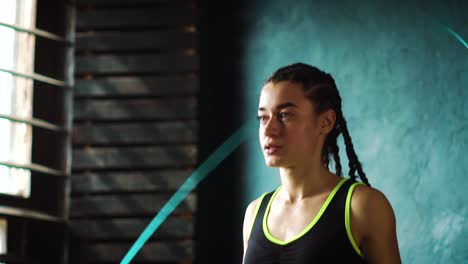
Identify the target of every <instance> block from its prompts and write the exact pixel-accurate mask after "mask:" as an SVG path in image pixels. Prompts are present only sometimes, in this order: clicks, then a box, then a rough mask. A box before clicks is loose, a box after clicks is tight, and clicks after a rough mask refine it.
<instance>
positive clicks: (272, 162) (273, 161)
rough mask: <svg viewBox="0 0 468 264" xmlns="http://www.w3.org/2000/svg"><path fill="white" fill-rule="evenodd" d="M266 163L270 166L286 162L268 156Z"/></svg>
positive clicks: (277, 165)
mask: <svg viewBox="0 0 468 264" xmlns="http://www.w3.org/2000/svg"><path fill="white" fill-rule="evenodd" d="M265 163H266V165H267V166H268V167H282V165H284V164H283V163H284V162H282V161H281V160H280V159H275V158H266V159H265Z"/></svg>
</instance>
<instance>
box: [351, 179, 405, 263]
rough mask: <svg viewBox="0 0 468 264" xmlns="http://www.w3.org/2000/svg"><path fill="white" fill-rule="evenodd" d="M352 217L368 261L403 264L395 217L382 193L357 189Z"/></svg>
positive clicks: (354, 193) (353, 197) (352, 202)
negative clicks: (384, 260) (381, 260)
mask: <svg viewBox="0 0 468 264" xmlns="http://www.w3.org/2000/svg"><path fill="white" fill-rule="evenodd" d="M351 215H352V216H351V218H352V221H351V223H353V222H354V224H353V226H354V227H355V228H356V229H355V231H357V234H359V237H360V240H361V241H362V244H361V246H362V249H363V252H364V254H365V255H366V258H368V259H369V260H378V259H382V258H384V259H389V260H392V261H390V262H389V263H400V262H399V259H400V257H399V250H398V241H397V238H396V219H395V213H394V211H393V208H392V206H391V204H390V202H389V200H388V199H387V197H386V196H385V195H384V194H383V193H382V192H381V191H380V190H378V189H375V188H372V187H369V186H367V185H357V186H356V188H355V190H354V192H353V195H352V199H351Z"/></svg>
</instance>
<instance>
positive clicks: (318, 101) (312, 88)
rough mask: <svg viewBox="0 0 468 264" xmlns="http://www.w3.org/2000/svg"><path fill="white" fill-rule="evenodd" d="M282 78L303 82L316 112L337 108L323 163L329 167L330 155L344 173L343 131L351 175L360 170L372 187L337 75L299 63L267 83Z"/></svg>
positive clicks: (287, 67) (337, 169) (340, 174)
mask: <svg viewBox="0 0 468 264" xmlns="http://www.w3.org/2000/svg"><path fill="white" fill-rule="evenodd" d="M280 81H290V82H293V83H300V84H302V86H303V89H304V92H305V95H306V96H307V97H308V98H309V99H310V100H311V101H312V102H313V103H314V105H315V111H316V113H318V114H321V113H323V112H325V111H327V110H329V109H332V110H334V111H335V113H336V122H335V126H334V128H333V129H332V131H330V133H329V134H328V135H327V138H326V139H325V142H324V146H323V150H322V158H321V159H322V163H323V164H325V165H326V166H327V167H328V166H329V161H330V157H332V158H333V159H334V161H335V173H336V174H337V175H338V176H343V174H342V168H341V162H340V156H339V148H338V145H337V138H338V136H339V135H340V134H341V133H342V134H343V139H344V142H345V146H346V154H347V155H348V160H349V163H348V165H349V177H350V178H351V179H356V175H355V172H356V171H357V173H358V175H359V178H360V179H361V180H362V182H364V183H365V184H367V185H368V186H370V184H369V181H368V180H367V177H366V174H365V173H364V171H363V170H362V165H361V163H360V162H359V159H358V157H357V155H356V152H355V151H354V146H353V142H352V140H351V136H350V135H349V131H348V126H347V124H346V120H345V119H344V116H343V113H342V111H341V97H340V95H339V92H338V89H337V87H336V84H335V80H334V79H333V77H332V76H331V75H330V74H328V73H325V72H323V71H321V70H320V69H318V68H317V67H314V66H311V65H307V64H304V63H295V64H292V65H288V66H285V67H283V68H280V69H278V70H277V71H276V72H274V73H273V75H272V76H271V77H270V78H268V79H267V80H266V81H265V83H268V82H272V83H278V82H280Z"/></svg>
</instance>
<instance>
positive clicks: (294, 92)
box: [259, 81, 310, 110]
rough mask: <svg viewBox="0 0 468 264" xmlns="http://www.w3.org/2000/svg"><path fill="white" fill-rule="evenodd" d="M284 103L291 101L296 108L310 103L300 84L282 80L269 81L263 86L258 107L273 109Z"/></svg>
mask: <svg viewBox="0 0 468 264" xmlns="http://www.w3.org/2000/svg"><path fill="white" fill-rule="evenodd" d="M285 103H292V104H294V105H296V106H298V108H301V107H304V105H307V104H310V102H309V99H307V98H306V97H305V96H304V91H303V90H302V86H301V84H298V83H291V82H288V81H282V82H278V83H271V82H269V83H267V84H265V85H264V86H263V88H262V92H261V94H260V100H259V108H263V109H270V110H273V109H274V108H276V107H277V106H278V105H281V104H285Z"/></svg>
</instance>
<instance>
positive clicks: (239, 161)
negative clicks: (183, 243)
mask: <svg viewBox="0 0 468 264" xmlns="http://www.w3.org/2000/svg"><path fill="white" fill-rule="evenodd" d="M242 4H243V3H242V2H238V1H225V2H223V3H221V2H215V1H201V3H200V10H201V15H200V19H201V20H200V21H201V23H200V29H201V40H200V41H201V42H200V97H199V98H200V108H199V111H200V144H199V146H200V162H202V161H204V160H205V159H206V158H207V157H208V156H209V154H211V153H212V152H213V151H214V150H215V149H216V148H217V147H218V146H219V145H220V144H222V143H223V142H224V141H225V140H226V139H227V138H228V137H229V136H230V135H231V134H232V133H233V132H234V131H236V130H237V129H238V128H239V127H240V126H241V125H242V123H243V116H242V109H243V105H244V104H245V99H244V97H243V96H242V89H241V87H240V86H241V85H242V64H243V57H242V56H243V44H244V42H243V40H242V35H243V34H244V30H245V27H244V25H243V24H242V22H241V19H240V18H241V15H242V10H243V8H244V7H243V5H242ZM244 150H245V149H244V146H241V147H240V148H238V149H237V150H236V151H234V153H232V154H231V155H230V156H228V157H227V158H226V159H225V160H224V161H223V162H222V163H221V164H220V165H219V166H218V168H216V169H215V170H214V171H212V172H211V173H210V174H209V175H208V177H207V178H206V179H205V180H204V181H203V182H202V183H201V184H200V185H199V187H198V194H199V200H198V205H199V207H198V215H197V223H196V251H195V255H196V263H200V264H202V263H241V261H242V259H241V256H242V221H243V214H244V212H243V210H244V208H242V204H241V203H240V199H241V192H240V191H241V187H242V177H241V173H242V167H243V162H244V159H243V157H244Z"/></svg>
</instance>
